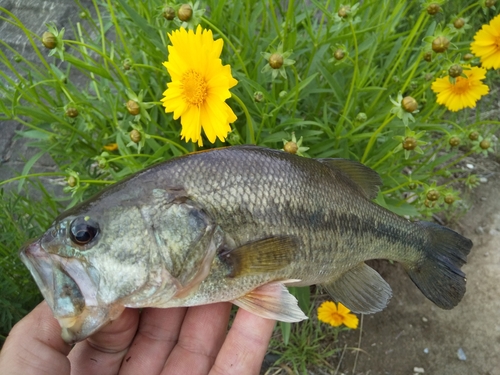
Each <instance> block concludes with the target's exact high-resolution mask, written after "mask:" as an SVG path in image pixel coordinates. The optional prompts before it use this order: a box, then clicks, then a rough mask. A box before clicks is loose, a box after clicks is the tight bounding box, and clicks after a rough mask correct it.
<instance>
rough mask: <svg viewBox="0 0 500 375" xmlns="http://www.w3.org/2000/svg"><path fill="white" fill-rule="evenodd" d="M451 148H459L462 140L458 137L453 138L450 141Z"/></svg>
mask: <svg viewBox="0 0 500 375" xmlns="http://www.w3.org/2000/svg"><path fill="white" fill-rule="evenodd" d="M448 143H449V144H450V146H451V147H457V146H459V145H460V138H458V137H451V138H450V140H449V141H448Z"/></svg>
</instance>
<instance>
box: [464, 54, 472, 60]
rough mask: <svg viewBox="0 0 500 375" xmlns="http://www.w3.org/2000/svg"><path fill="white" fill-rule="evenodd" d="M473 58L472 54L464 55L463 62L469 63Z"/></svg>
mask: <svg viewBox="0 0 500 375" xmlns="http://www.w3.org/2000/svg"><path fill="white" fill-rule="evenodd" d="M473 58H474V55H473V54H472V53H466V54H465V55H464V60H465V61H469V60H472V59H473Z"/></svg>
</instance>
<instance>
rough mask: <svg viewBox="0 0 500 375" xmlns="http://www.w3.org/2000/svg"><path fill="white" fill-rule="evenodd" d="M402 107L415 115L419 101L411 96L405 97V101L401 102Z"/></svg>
mask: <svg viewBox="0 0 500 375" xmlns="http://www.w3.org/2000/svg"><path fill="white" fill-rule="evenodd" d="M401 107H403V109H404V110H405V111H406V112H409V113H413V112H415V111H416V110H417V109H418V103H417V101H416V100H415V99H414V98H413V97H411V96H405V97H404V98H403V100H401Z"/></svg>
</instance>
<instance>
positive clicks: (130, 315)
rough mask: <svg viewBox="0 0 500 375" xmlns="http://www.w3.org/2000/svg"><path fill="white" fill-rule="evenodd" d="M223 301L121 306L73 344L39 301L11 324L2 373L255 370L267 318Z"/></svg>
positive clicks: (267, 334)
mask: <svg viewBox="0 0 500 375" xmlns="http://www.w3.org/2000/svg"><path fill="white" fill-rule="evenodd" d="M230 310H231V304H230V303H229V302H223V303H216V304H212V305H205V306H195V307H189V308H185V307H180V308H169V309H154V308H146V309H143V310H142V312H140V311H139V310H138V309H125V311H124V312H123V313H122V315H121V316H120V317H119V318H118V319H116V320H115V321H113V322H111V323H109V324H108V325H106V326H105V327H103V328H102V329H101V330H100V331H99V332H97V333H95V334H94V335H92V336H91V337H89V338H87V339H86V340H84V341H82V342H79V343H77V344H76V345H75V346H74V347H73V348H72V347H71V346H70V345H68V344H66V343H65V342H64V341H63V340H62V338H61V328H60V326H59V323H58V322H57V320H55V319H54V317H53V316H52V312H51V311H50V308H49V307H48V306H47V304H46V303H45V302H42V303H41V304H39V305H38V306H37V307H36V308H35V309H34V310H33V311H32V312H31V313H30V314H28V315H27V316H26V317H25V318H24V319H22V320H21V321H20V322H19V323H18V324H16V325H15V326H14V328H13V329H12V331H11V332H10V334H9V337H8V338H7V340H6V342H5V344H4V346H3V348H2V351H1V352H0V374H2V375H35V374H36V375H55V374H57V375H59V374H61V375H66V374H68V375H69V374H70V373H71V374H72V375H79V374H82V375H88V374H99V375H106V374H120V375H122V374H123V375H125V374H134V375H135V374H148V375H149V374H151V375H156V374H161V375H167V374H176V375H177V374H179V375H182V374H190V375H191V374H193V375H196V374H211V375H221V374H258V373H259V371H260V368H261V365H262V360H263V358H264V355H265V353H266V350H267V346H268V344H269V340H270V338H271V334H272V331H273V328H274V324H275V322H274V321H273V320H268V319H264V318H261V317H258V316H256V315H254V314H252V313H249V312H247V311H245V310H243V309H239V311H238V313H237V315H236V318H235V320H234V322H233V324H232V327H231V329H230V330H229V332H227V324H228V321H229V313H230Z"/></svg>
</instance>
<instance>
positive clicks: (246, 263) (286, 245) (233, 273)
mask: <svg viewBox="0 0 500 375" xmlns="http://www.w3.org/2000/svg"><path fill="white" fill-rule="evenodd" d="M297 246H298V245H297V241H296V240H295V239H294V238H293V237H286V236H283V237H269V238H265V239H262V240H258V241H255V242H250V243H247V244H245V245H242V246H240V247H237V248H236V249H233V250H230V251H227V252H222V253H220V254H219V259H220V260H221V261H222V262H224V263H226V264H227V265H228V266H229V269H230V273H229V275H228V276H229V277H240V276H248V275H257V274H261V273H269V272H274V271H277V270H280V269H282V268H284V267H286V266H287V265H289V264H290V263H291V261H292V260H293V259H294V257H295V256H296V254H297V251H296V248H297Z"/></svg>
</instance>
